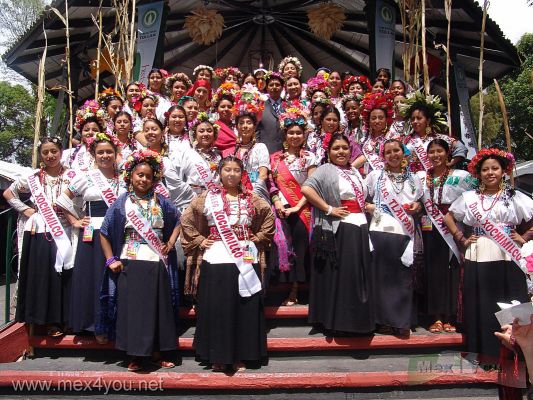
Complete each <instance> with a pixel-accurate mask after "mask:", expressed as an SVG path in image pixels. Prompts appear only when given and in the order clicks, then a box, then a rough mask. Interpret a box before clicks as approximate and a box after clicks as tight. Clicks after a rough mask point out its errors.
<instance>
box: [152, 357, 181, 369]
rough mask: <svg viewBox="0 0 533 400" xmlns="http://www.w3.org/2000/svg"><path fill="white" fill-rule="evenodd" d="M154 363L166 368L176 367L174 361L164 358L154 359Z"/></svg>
mask: <svg viewBox="0 0 533 400" xmlns="http://www.w3.org/2000/svg"><path fill="white" fill-rule="evenodd" d="M152 364H154V365H157V366H158V367H160V368H165V369H170V368H174V367H175V366H176V364H174V363H173V362H172V361H167V360H163V359H162V358H160V359H158V360H152Z"/></svg>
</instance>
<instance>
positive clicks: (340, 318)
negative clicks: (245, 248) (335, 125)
mask: <svg viewBox="0 0 533 400" xmlns="http://www.w3.org/2000/svg"><path fill="white" fill-rule="evenodd" d="M325 145H326V146H327V148H326V154H327V160H328V162H327V163H325V164H324V165H321V166H320V167H318V168H317V169H316V171H315V172H314V173H313V174H312V175H311V176H310V177H309V178H307V180H306V181H305V182H304V183H303V185H302V193H303V195H304V196H305V198H306V199H307V201H308V202H309V203H311V205H312V206H313V225H312V235H311V248H312V249H313V250H312V253H311V288H310V293H309V318H308V321H309V322H310V323H313V324H315V325H317V327H319V328H323V329H325V333H326V334H327V335H328V336H329V335H331V336H343V335H346V334H353V333H369V332H372V331H373V330H374V328H375V323H374V300H373V299H374V296H373V286H374V285H373V280H372V269H371V258H370V246H369V236H368V224H367V220H366V216H365V198H366V196H367V189H366V186H365V185H364V183H363V179H362V177H361V175H360V174H359V172H358V171H357V169H355V168H353V167H352V166H351V165H350V142H349V140H348V138H347V137H346V136H344V135H342V134H340V133H334V134H333V135H331V136H330V137H329V138H328V140H327V141H326V143H325Z"/></svg>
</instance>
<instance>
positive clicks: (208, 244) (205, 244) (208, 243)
mask: <svg viewBox="0 0 533 400" xmlns="http://www.w3.org/2000/svg"><path fill="white" fill-rule="evenodd" d="M213 243H215V241H214V240H211V239H204V241H203V242H202V243H200V249H202V250H205V249H208V248H210V247H211V246H212V245H213Z"/></svg>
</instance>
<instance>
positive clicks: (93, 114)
mask: <svg viewBox="0 0 533 400" xmlns="http://www.w3.org/2000/svg"><path fill="white" fill-rule="evenodd" d="M89 118H96V119H97V121H98V124H99V125H100V126H104V118H105V110H104V109H102V108H101V107H100V104H98V102H97V101H96V100H87V101H86V102H85V103H83V106H81V108H80V109H78V111H77V112H76V122H75V123H74V128H75V129H76V130H77V131H78V132H79V131H80V130H81V127H82V126H83V125H84V124H85V122H86V121H87V120H88V119H89Z"/></svg>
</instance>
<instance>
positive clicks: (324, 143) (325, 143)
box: [322, 132, 331, 152]
mask: <svg viewBox="0 0 533 400" xmlns="http://www.w3.org/2000/svg"><path fill="white" fill-rule="evenodd" d="M329 142H331V132H327V133H326V134H325V135H324V140H323V141H322V148H323V149H324V151H326V152H327V151H328V147H329Z"/></svg>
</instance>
